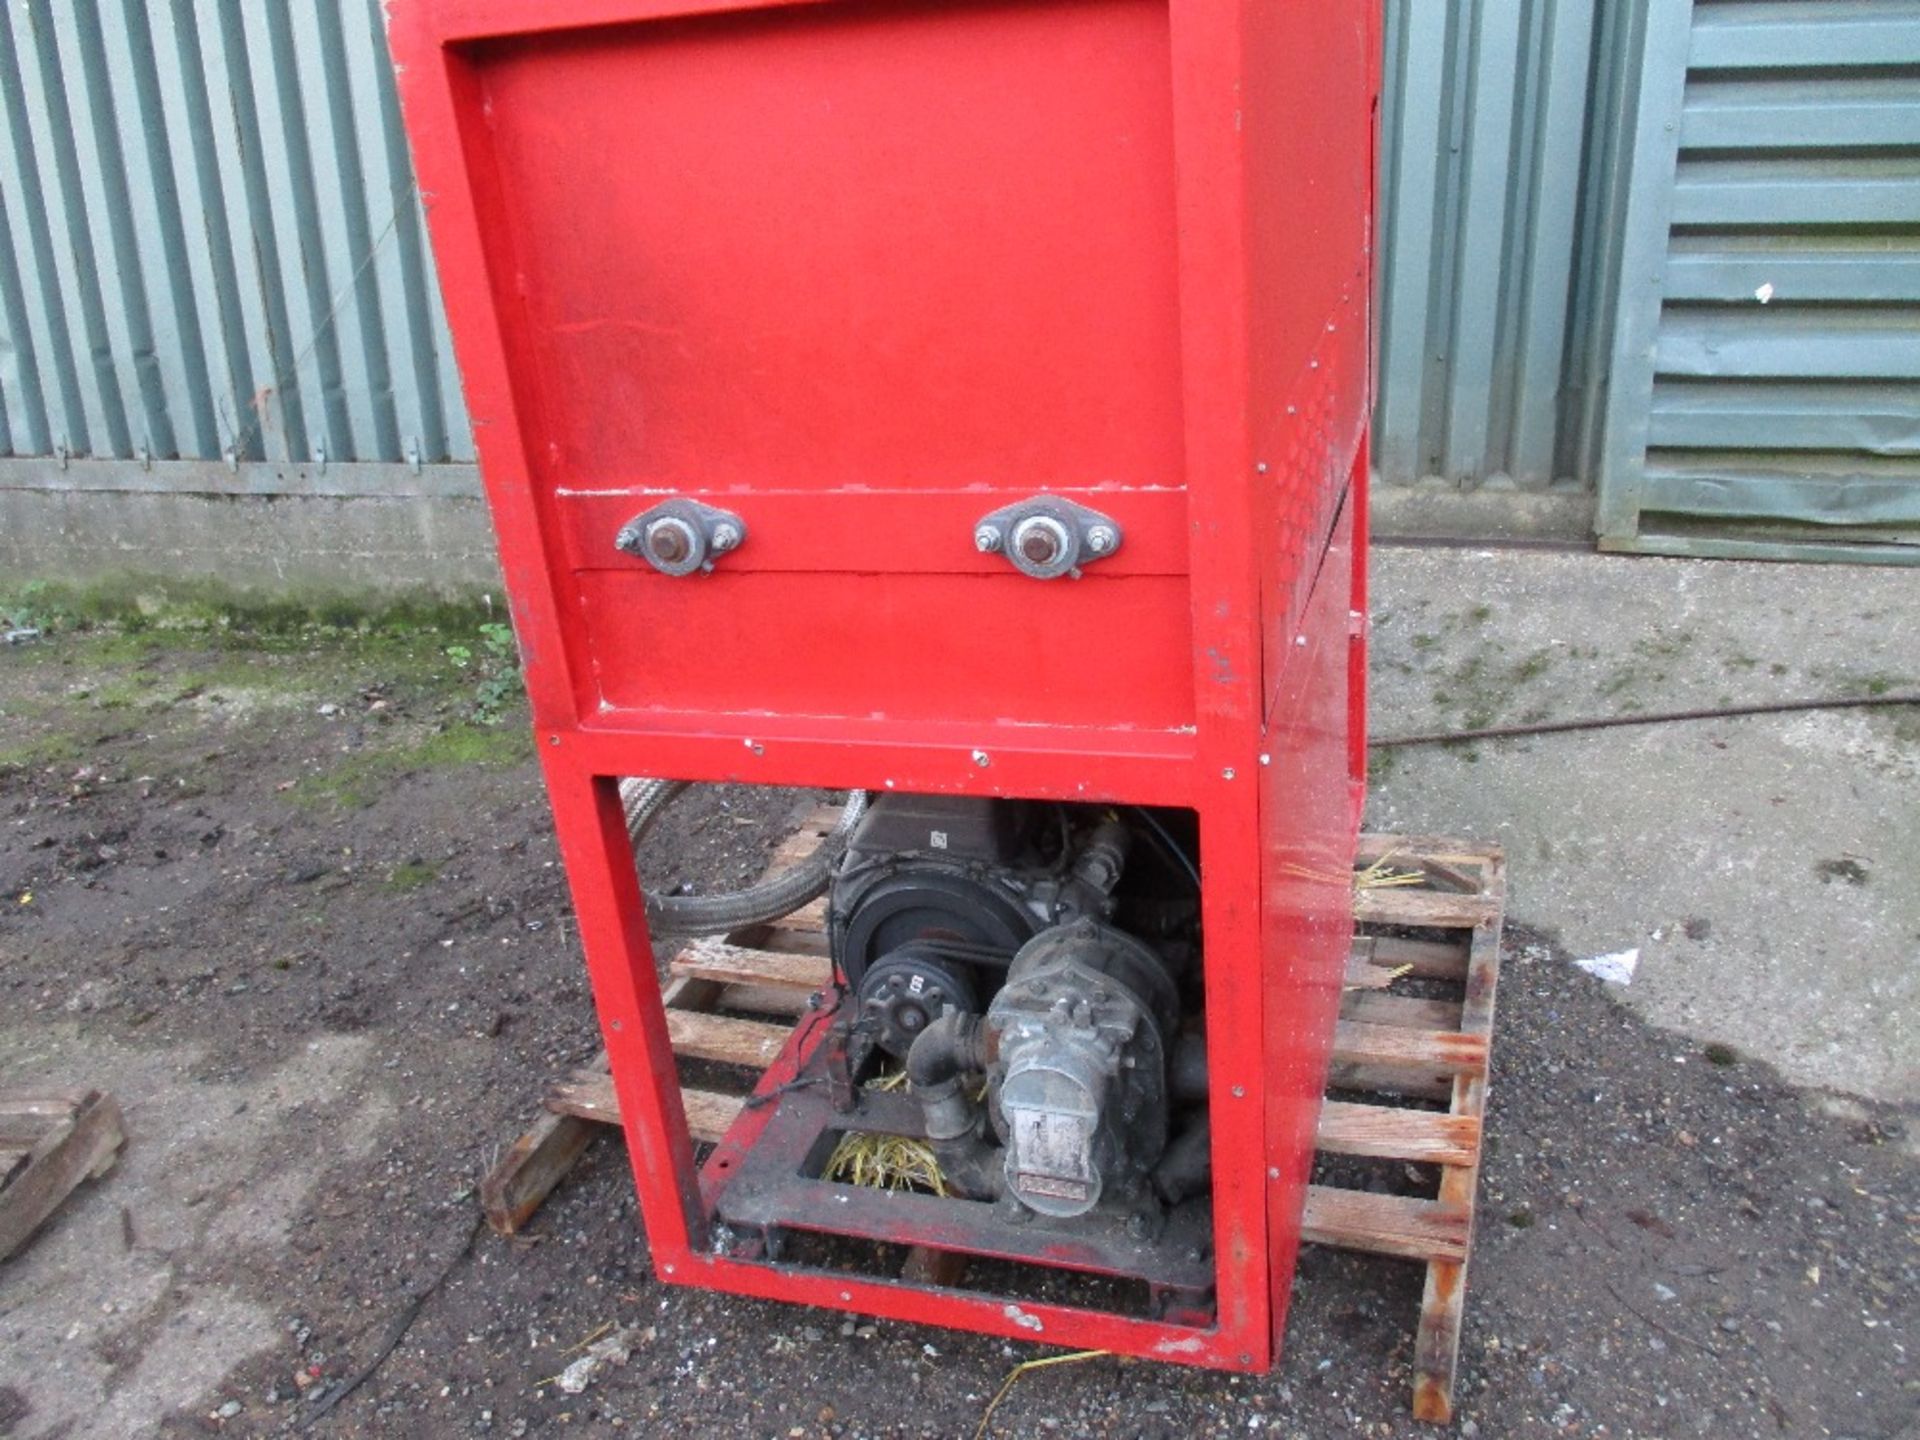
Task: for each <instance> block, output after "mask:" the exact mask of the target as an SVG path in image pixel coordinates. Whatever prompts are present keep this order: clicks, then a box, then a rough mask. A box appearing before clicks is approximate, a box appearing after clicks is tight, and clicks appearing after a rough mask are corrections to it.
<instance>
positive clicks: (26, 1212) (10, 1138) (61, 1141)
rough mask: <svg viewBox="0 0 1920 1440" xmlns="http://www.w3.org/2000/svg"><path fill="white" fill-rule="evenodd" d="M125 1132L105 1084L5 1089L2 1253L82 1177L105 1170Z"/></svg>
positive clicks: (1, 1111) (0, 1111) (1, 1099)
mask: <svg viewBox="0 0 1920 1440" xmlns="http://www.w3.org/2000/svg"><path fill="white" fill-rule="evenodd" d="M126 1139H127V1132H126V1125H125V1123H124V1122H123V1121H122V1119H121V1117H120V1107H119V1106H118V1105H117V1104H116V1103H114V1099H113V1097H112V1096H111V1095H108V1094H106V1093H104V1092H102V1091H99V1090H81V1091H71V1092H59V1093H31V1094H28V1093H14V1094H8V1093H6V1092H0V1260H4V1259H6V1258H7V1257H8V1256H9V1255H11V1254H13V1253H14V1251H16V1250H18V1249H19V1248H20V1247H21V1246H22V1245H24V1244H26V1242H27V1241H28V1239H29V1238H31V1237H32V1235H33V1233H34V1231H36V1230H37V1229H39V1228H40V1226H41V1224H42V1223H43V1222H44V1221H45V1220H46V1219H47V1217H48V1216H50V1215H52V1214H53V1212H54V1211H56V1210H58V1209H59V1208H60V1205H61V1202H63V1201H64V1200H65V1199H66V1198H67V1196H68V1195H70V1194H72V1193H73V1190H74V1188H75V1187H76V1186H78V1185H79V1184H80V1182H81V1181H83V1180H86V1179H89V1178H92V1179H96V1180H97V1179H99V1178H100V1177H101V1176H102V1175H105V1174H106V1173H107V1171H108V1170H109V1169H111V1168H112V1166H113V1162H114V1159H115V1157H116V1156H117V1155H118V1154H119V1151H120V1147H121V1146H122V1145H124V1144H125V1143H126Z"/></svg>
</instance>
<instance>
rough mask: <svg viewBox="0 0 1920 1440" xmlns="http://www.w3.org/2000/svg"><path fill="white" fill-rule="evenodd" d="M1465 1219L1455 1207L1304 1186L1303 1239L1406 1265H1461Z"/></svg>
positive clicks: (1465, 1237)
mask: <svg viewBox="0 0 1920 1440" xmlns="http://www.w3.org/2000/svg"><path fill="white" fill-rule="evenodd" d="M1467 1226H1468V1216H1467V1214H1466V1212H1465V1211H1463V1210H1461V1209H1459V1208H1458V1207H1456V1206H1447V1205H1442V1204H1441V1203H1440V1202H1438V1201H1436V1200H1418V1199H1414V1198H1411V1197H1409V1196H1405V1195H1375V1194H1373V1193H1371V1192H1369V1191H1365V1190H1342V1189H1338V1188H1335V1187H1333V1186H1329V1185H1309V1186H1308V1187H1307V1205H1306V1210H1305V1212H1304V1213H1303V1215H1302V1217H1301V1221H1300V1229H1301V1235H1302V1238H1304V1239H1306V1240H1310V1241H1312V1242H1313V1243H1315V1244H1318V1245H1334V1246H1337V1247H1339V1248H1340V1249H1342V1250H1365V1251H1368V1252H1370V1253H1372V1254H1375V1255H1397V1256H1399V1257H1401V1258H1402V1259H1406V1260H1440V1259H1444V1260H1453V1261H1459V1260H1464V1259H1465V1258H1466V1255H1467Z"/></svg>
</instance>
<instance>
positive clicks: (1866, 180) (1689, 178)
mask: <svg viewBox="0 0 1920 1440" xmlns="http://www.w3.org/2000/svg"><path fill="white" fill-rule="evenodd" d="M1843 221H1844V222H1845V223H1847V224H1851V225H1914V224H1920V155H1916V156H1906V155H1886V156H1843V157H1834V156H1826V157H1819V158H1809V159H1798V158H1796V159H1766V160H1719V159H1715V160H1693V159H1688V160H1682V161H1681V164H1680V173H1679V176H1678V178H1677V179H1676V180H1675V182H1674V187H1673V223H1674V224H1676V225H1698V226H1733V225H1745V226H1754V225H1761V226H1767V227H1769V228H1777V227H1780V226H1786V225H1835V224H1840V223H1842V222H1843Z"/></svg>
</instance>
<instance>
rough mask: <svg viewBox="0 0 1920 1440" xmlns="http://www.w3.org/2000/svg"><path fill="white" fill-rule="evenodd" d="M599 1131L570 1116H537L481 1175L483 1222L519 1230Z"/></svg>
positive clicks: (506, 1232) (496, 1227)
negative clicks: (484, 1217) (484, 1218)
mask: <svg viewBox="0 0 1920 1440" xmlns="http://www.w3.org/2000/svg"><path fill="white" fill-rule="evenodd" d="M599 1133H600V1127H599V1126H597V1125H592V1124H589V1123H588V1122H587V1121H585V1120H581V1119H579V1118H577V1117H575V1116H572V1115H557V1114H554V1113H552V1112H548V1113H546V1114H543V1115H541V1116H540V1118H539V1119H537V1120H535V1121H534V1122H533V1124H532V1125H531V1126H530V1127H529V1128H528V1130H527V1132H526V1133H525V1134H524V1135H522V1136H521V1137H520V1138H519V1139H518V1140H515V1141H514V1142H513V1144H512V1145H510V1146H508V1147H507V1153H506V1154H504V1155H502V1156H501V1157H500V1159H499V1160H498V1161H496V1162H495V1163H494V1165H493V1167H492V1168H491V1169H489V1170H488V1171H487V1173H486V1174H485V1175H484V1176H482V1177H481V1179H480V1209H481V1210H482V1211H483V1212H484V1213H485V1215H486V1217H487V1224H488V1225H490V1226H491V1227H492V1228H493V1229H494V1231H495V1232H496V1233H498V1234H501V1235H514V1234H518V1233H519V1231H520V1229H521V1228H522V1227H523V1226H524V1225H525V1224H526V1223H527V1221H528V1220H530V1219H532V1218H533V1212H534V1211H536V1210H538V1209H539V1208H540V1203H541V1202H542V1201H543V1200H545V1199H546V1198H547V1196H548V1195H549V1194H551V1193H552V1191H553V1187H554V1186H556V1185H558V1184H559V1183H560V1181H561V1180H562V1179H563V1178H565V1176H566V1174H567V1172H568V1171H569V1170H571V1169H573V1167H574V1165H575V1163H576V1162H577V1161H578V1160H579V1159H580V1156H581V1154H582V1152H584V1151H585V1150H586V1148H587V1142H588V1141H590V1140H592V1139H593V1137H594V1136H596V1135H598V1134H599Z"/></svg>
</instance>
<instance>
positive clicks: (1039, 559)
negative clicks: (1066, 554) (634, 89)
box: [1020, 525, 1060, 565]
mask: <svg viewBox="0 0 1920 1440" xmlns="http://www.w3.org/2000/svg"><path fill="white" fill-rule="evenodd" d="M1020 553H1021V554H1022V555H1024V556H1025V557H1026V558H1027V559H1029V560H1031V561H1032V562H1033V563H1034V564H1036V565H1051V564H1052V563H1053V562H1054V561H1055V560H1058V559H1059V558H1060V541H1059V539H1058V537H1056V536H1054V535H1051V534H1049V533H1048V532H1047V531H1045V530H1043V529H1041V528H1040V527H1039V526H1038V525H1035V526H1032V527H1031V528H1029V529H1028V530H1027V531H1026V533H1025V534H1023V535H1022V536H1021V537H1020Z"/></svg>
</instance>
